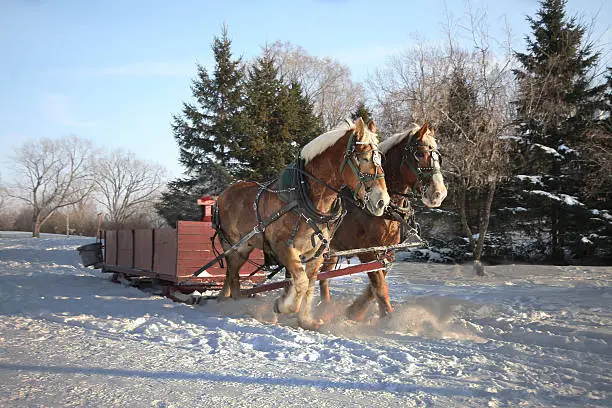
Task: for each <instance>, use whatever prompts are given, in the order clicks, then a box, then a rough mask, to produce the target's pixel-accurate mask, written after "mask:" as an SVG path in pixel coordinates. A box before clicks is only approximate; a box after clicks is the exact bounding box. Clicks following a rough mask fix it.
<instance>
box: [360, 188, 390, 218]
mask: <svg viewBox="0 0 612 408" xmlns="http://www.w3.org/2000/svg"><path fill="white" fill-rule="evenodd" d="M389 201H390V197H389V193H387V190H385V189H381V188H379V187H376V188H373V189H372V190H371V191H369V192H367V193H366V197H365V199H364V204H365V208H366V210H368V212H370V214H372V215H375V216H381V215H382V214H383V213H384V212H385V209H386V208H387V206H388V205H389Z"/></svg>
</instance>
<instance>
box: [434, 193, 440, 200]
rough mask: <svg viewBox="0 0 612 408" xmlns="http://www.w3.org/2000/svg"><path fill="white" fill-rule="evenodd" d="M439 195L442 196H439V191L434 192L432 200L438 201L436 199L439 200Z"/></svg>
mask: <svg viewBox="0 0 612 408" xmlns="http://www.w3.org/2000/svg"><path fill="white" fill-rule="evenodd" d="M441 195H442V194H440V192H439V191H436V194H435V195H434V198H436V199H438V198H440V196H441Z"/></svg>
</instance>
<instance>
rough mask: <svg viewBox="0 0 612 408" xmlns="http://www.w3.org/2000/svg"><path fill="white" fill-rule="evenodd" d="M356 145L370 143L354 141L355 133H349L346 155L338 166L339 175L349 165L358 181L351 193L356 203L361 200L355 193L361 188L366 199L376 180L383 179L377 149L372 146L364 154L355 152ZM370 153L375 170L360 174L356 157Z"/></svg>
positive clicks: (383, 174)
mask: <svg viewBox="0 0 612 408" xmlns="http://www.w3.org/2000/svg"><path fill="white" fill-rule="evenodd" d="M358 144H370V143H366V142H358V141H356V140H355V133H354V132H351V136H350V137H349V140H348V143H347V145H346V153H345V154H344V160H343V161H342V164H341V165H340V173H342V172H343V171H344V166H346V165H347V164H348V165H349V167H350V168H351V170H353V173H354V174H355V176H356V177H357V180H358V181H359V182H358V183H357V187H356V188H355V190H354V191H353V198H354V199H355V200H356V201H358V202H360V201H361V200H359V199H358V198H357V193H358V192H359V190H360V189H361V186H363V187H364V188H365V191H366V198H367V195H368V193H369V192H370V190H371V189H372V186H373V184H374V182H375V181H376V180H378V179H381V178H385V173H384V171H383V170H382V157H381V153H380V152H379V151H378V149H377V148H376V147H375V146H372V148H371V149H370V150H366V151H365V152H357V151H356V150H355V146H356V145H358ZM370 152H372V162H373V163H374V166H375V170H374V173H373V174H372V173H364V172H362V171H361V170H360V169H359V162H358V156H362V155H364V154H368V153H370ZM379 169H380V173H379V171H378V170H379ZM368 181H369V182H370V185H369V186H368V184H367V183H368ZM361 204H363V203H361Z"/></svg>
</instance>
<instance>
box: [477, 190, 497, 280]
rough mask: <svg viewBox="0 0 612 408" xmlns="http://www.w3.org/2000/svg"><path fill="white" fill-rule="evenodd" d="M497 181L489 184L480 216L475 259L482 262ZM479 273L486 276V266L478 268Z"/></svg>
mask: <svg viewBox="0 0 612 408" xmlns="http://www.w3.org/2000/svg"><path fill="white" fill-rule="evenodd" d="M495 187H496V184H495V182H492V183H491V184H489V194H488V195H487V201H485V203H484V209H483V210H484V213H482V214H481V216H480V222H479V225H478V242H477V244H476V249H475V250H474V260H475V261H478V262H480V259H481V257H482V249H483V247H484V241H485V237H486V235H487V229H488V228H489V219H490V218H491V205H492V204H493V197H494V196H495ZM478 275H480V276H484V268H480V269H478Z"/></svg>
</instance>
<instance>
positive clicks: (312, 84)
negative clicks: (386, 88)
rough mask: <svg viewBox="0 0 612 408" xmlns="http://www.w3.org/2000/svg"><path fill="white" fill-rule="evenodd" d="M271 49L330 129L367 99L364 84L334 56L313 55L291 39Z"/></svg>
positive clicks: (284, 75) (289, 79) (283, 73)
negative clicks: (354, 77)
mask: <svg viewBox="0 0 612 408" xmlns="http://www.w3.org/2000/svg"><path fill="white" fill-rule="evenodd" d="M270 49H271V51H272V53H273V55H274V58H275V60H276V63H277V67H278V70H279V74H280V75H281V77H282V78H283V79H284V80H285V81H287V82H292V81H293V82H297V83H299V84H300V86H301V87H302V89H303V90H304V93H305V94H306V96H307V97H308V98H309V99H310V100H311V101H312V103H313V104H314V108H315V113H316V114H318V115H320V116H321V118H322V119H323V122H324V124H325V127H326V128H327V129H330V128H331V127H333V126H335V125H337V124H338V122H340V121H341V120H342V119H344V118H345V117H346V115H347V114H348V113H349V112H352V111H354V110H355V109H356V108H357V105H358V104H359V103H360V102H362V101H364V100H365V92H364V89H363V87H362V86H361V85H360V84H358V83H355V82H353V80H351V72H350V69H349V68H348V67H347V66H346V65H343V64H341V63H340V62H338V61H336V60H334V59H332V58H319V57H315V56H312V55H310V54H308V53H307V52H306V50H304V49H303V48H302V47H299V46H295V45H293V44H291V43H289V42H276V43H274V44H272V46H271V47H270Z"/></svg>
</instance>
